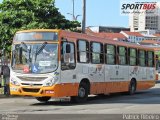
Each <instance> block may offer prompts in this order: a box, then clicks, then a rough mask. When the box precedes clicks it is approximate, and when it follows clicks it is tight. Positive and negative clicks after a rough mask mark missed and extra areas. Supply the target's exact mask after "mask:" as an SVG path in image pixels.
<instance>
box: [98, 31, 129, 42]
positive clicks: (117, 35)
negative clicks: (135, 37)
mask: <svg viewBox="0 0 160 120" xmlns="http://www.w3.org/2000/svg"><path fill="white" fill-rule="evenodd" d="M97 35H98V36H100V37H103V38H106V39H110V40H117V41H127V37H126V36H124V35H123V34H121V33H105V32H103V33H97Z"/></svg>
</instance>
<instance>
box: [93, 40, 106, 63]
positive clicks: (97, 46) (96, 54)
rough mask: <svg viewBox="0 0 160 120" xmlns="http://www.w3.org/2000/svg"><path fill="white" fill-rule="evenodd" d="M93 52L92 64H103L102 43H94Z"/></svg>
mask: <svg viewBox="0 0 160 120" xmlns="http://www.w3.org/2000/svg"><path fill="white" fill-rule="evenodd" d="M91 52H92V53H91V62H92V63H93V64H100V63H103V61H104V59H103V45H102V44H101V43H98V42H92V44H91Z"/></svg>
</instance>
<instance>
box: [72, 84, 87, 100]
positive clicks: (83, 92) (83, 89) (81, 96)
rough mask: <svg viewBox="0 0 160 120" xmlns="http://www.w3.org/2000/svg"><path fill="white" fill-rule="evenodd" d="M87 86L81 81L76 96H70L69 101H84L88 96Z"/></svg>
mask: <svg viewBox="0 0 160 120" xmlns="http://www.w3.org/2000/svg"><path fill="white" fill-rule="evenodd" d="M88 92H89V88H88V86H87V84H86V83H81V84H80V85H79V89H78V96H72V97H71V101H72V102H76V103H82V102H86V101H87V98H88V94H89V93H88Z"/></svg>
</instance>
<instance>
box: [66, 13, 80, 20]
mask: <svg viewBox="0 0 160 120" xmlns="http://www.w3.org/2000/svg"><path fill="white" fill-rule="evenodd" d="M67 14H68V15H72V16H73V21H77V18H78V17H79V16H81V15H76V16H75V15H73V14H71V13H67Z"/></svg>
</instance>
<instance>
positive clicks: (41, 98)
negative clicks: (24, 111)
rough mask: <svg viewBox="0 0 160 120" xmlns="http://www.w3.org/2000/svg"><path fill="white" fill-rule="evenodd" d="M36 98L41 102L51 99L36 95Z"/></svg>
mask: <svg viewBox="0 0 160 120" xmlns="http://www.w3.org/2000/svg"><path fill="white" fill-rule="evenodd" d="M36 99H37V100H38V101H39V102H48V100H50V99H51V97H36Z"/></svg>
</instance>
